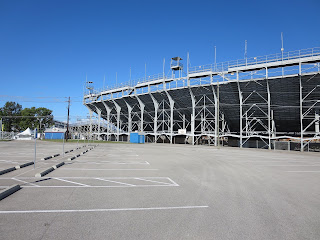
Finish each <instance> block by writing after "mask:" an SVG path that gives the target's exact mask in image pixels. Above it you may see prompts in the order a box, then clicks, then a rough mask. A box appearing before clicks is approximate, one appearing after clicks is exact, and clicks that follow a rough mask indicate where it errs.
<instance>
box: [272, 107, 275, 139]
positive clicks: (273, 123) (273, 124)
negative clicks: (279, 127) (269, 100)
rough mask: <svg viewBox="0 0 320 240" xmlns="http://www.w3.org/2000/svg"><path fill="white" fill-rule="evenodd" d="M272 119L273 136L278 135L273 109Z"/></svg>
mask: <svg viewBox="0 0 320 240" xmlns="http://www.w3.org/2000/svg"><path fill="white" fill-rule="evenodd" d="M271 121H272V130H271V131H272V137H273V138H275V137H276V123H275V122H274V115H273V110H271Z"/></svg>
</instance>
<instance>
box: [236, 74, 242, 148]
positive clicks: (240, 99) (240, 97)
mask: <svg viewBox="0 0 320 240" xmlns="http://www.w3.org/2000/svg"><path fill="white" fill-rule="evenodd" d="M237 84H238V92H239V103H240V104H239V106H240V109H239V110H240V122H239V124H240V148H242V143H243V138H242V135H243V133H242V117H243V113H242V102H243V98H242V92H241V89H240V82H239V72H238V71H237Z"/></svg>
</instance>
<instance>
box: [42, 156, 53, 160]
mask: <svg viewBox="0 0 320 240" xmlns="http://www.w3.org/2000/svg"><path fill="white" fill-rule="evenodd" d="M50 158H52V156H49V157H45V158H41V160H48V159H50Z"/></svg>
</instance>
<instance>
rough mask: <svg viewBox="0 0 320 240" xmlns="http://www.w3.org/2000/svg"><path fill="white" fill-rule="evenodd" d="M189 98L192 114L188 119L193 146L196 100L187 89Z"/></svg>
mask: <svg viewBox="0 0 320 240" xmlns="http://www.w3.org/2000/svg"><path fill="white" fill-rule="evenodd" d="M189 92H190V96H191V103H192V106H191V107H192V113H191V119H190V124H191V138H192V145H194V128H195V116H196V100H195V97H194V94H193V92H192V90H191V88H189Z"/></svg>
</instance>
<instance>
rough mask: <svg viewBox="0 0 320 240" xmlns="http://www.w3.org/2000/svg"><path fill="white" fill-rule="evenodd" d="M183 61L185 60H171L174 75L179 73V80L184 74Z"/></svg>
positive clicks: (177, 58)
mask: <svg viewBox="0 0 320 240" xmlns="http://www.w3.org/2000/svg"><path fill="white" fill-rule="evenodd" d="M181 60H183V59H182V58H181V57H173V58H171V64H170V66H171V70H172V73H174V72H175V71H179V78H181V76H182V74H181V72H182V69H183V64H182V63H181V62H180V61H181Z"/></svg>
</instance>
